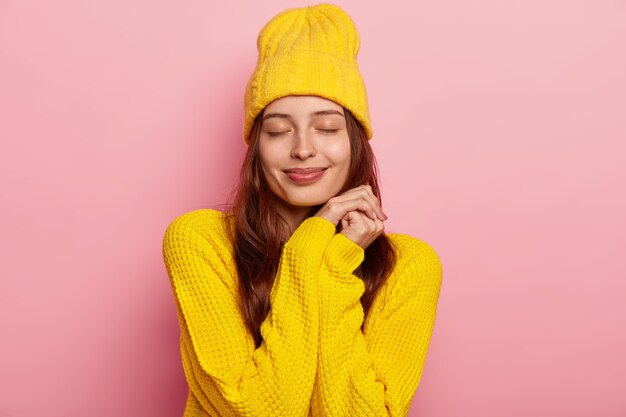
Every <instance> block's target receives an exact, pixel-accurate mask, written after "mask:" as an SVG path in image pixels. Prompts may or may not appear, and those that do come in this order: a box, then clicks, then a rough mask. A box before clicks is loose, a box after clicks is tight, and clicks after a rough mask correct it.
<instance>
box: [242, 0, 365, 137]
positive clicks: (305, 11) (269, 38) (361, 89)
mask: <svg viewBox="0 0 626 417" xmlns="http://www.w3.org/2000/svg"><path fill="white" fill-rule="evenodd" d="M359 39H360V38H359V33H358V31H357V28H356V26H355V24H354V22H353V21H352V19H351V18H350V16H349V15H348V14H347V13H346V12H345V11H344V10H343V9H341V8H340V7H339V6H336V5H333V4H318V5H315V6H308V7H300V8H291V9H286V10H284V11H282V12H280V13H278V14H277V15H276V16H274V17H273V18H272V19H271V20H270V21H269V22H267V23H266V24H265V26H264V27H263V28H262V29H261V31H260V32H259V34H258V36H257V42H256V43H257V50H258V58H257V64H256V67H255V69H254V72H253V73H252V75H251V77H250V79H249V80H248V83H247V85H246V91H245V95H244V126H243V139H244V142H245V143H246V144H249V140H248V139H249V135H250V131H251V129H252V125H253V123H254V119H255V118H256V116H257V115H258V114H259V113H260V112H261V111H262V110H263V108H265V106H267V105H268V104H269V103H271V102H272V101H274V100H276V99H278V98H280V97H284V96H288V95H316V96H320V97H324V98H327V99H329V100H332V101H334V102H336V103H338V104H340V105H342V106H343V107H345V108H347V109H348V110H350V112H351V113H352V114H353V115H354V117H355V118H356V119H357V120H358V121H359V122H360V123H361V124H362V125H363V127H364V128H365V132H366V135H367V138H368V139H371V138H372V136H373V132H372V127H371V121H370V115H369V108H368V103H367V92H366V88H365V83H364V81H363V78H362V76H361V73H360V71H359V66H358V63H357V55H358V52H359V44H360V40H359Z"/></svg>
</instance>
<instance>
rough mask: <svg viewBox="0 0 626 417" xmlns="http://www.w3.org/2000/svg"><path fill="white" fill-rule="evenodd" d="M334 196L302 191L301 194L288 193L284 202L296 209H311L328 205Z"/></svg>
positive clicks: (283, 198)
mask: <svg viewBox="0 0 626 417" xmlns="http://www.w3.org/2000/svg"><path fill="white" fill-rule="evenodd" d="M331 197H332V195H330V194H327V193H313V192H306V191H302V192H300V193H288V194H287V195H285V196H284V197H282V200H283V201H285V202H286V203H287V204H290V205H292V206H296V207H310V206H317V205H319V204H324V203H326V202H327V201H328V200H329V199H330V198H331Z"/></svg>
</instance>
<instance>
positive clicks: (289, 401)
mask: <svg viewBox="0 0 626 417" xmlns="http://www.w3.org/2000/svg"><path fill="white" fill-rule="evenodd" d="M334 233H335V226H334V225H333V224H332V223H331V222H329V221H327V220H325V219H323V218H321V217H311V218H308V219H306V220H305V221H303V222H302V223H301V224H300V226H299V227H298V228H297V229H296V230H295V231H294V233H293V234H292V236H291V238H290V239H289V240H288V241H287V242H286V243H285V245H284V246H283V252H282V255H281V259H280V264H279V267H278V271H277V275H276V277H275V280H274V283H273V286H272V289H271V292H270V301H271V309H270V312H269V314H268V316H267V318H266V320H265V321H264V322H263V323H262V325H261V328H260V331H261V335H262V336H263V342H262V344H261V346H260V347H259V348H258V349H254V342H253V340H252V336H251V335H250V334H249V332H248V331H247V329H246V327H245V325H244V321H243V316H242V315H241V312H240V309H239V307H238V303H237V294H236V293H235V292H234V291H233V289H231V288H229V286H228V285H226V284H225V283H226V282H232V281H233V280H234V279H235V278H233V275H232V274H234V273H235V271H234V270H233V268H234V265H229V262H227V261H225V260H224V258H225V255H224V247H223V246H221V245H218V244H217V243H216V242H217V240H212V239H210V237H209V238H207V237H206V236H202V235H201V234H199V233H198V232H197V231H196V230H195V229H194V228H193V227H190V226H189V225H188V224H186V222H184V221H183V220H182V219H181V220H180V221H176V220H175V221H174V222H172V223H171V225H170V226H168V228H167V230H166V233H165V237H164V241H163V256H164V260H165V264H166V267H167V271H168V275H169V277H170V282H171V285H172V289H173V291H174V295H175V301H176V308H177V313H178V318H179V323H180V329H181V356H182V359H183V368H184V372H185V376H186V379H187V382H188V384H189V389H190V391H191V392H192V393H193V396H194V397H195V399H196V400H197V402H198V403H199V404H201V405H202V408H203V409H204V411H205V413H210V414H211V415H220V416H277V415H293V416H306V415H307V413H308V410H309V406H310V397H311V393H312V390H313V384H314V380H315V373H316V366H317V346H318V337H319V311H318V309H319V305H318V303H317V302H315V301H316V300H317V299H318V284H317V274H318V271H319V267H320V264H321V260H322V256H323V253H324V248H325V246H326V245H327V244H328V242H329V241H330V239H331V238H332V236H333V235H334Z"/></svg>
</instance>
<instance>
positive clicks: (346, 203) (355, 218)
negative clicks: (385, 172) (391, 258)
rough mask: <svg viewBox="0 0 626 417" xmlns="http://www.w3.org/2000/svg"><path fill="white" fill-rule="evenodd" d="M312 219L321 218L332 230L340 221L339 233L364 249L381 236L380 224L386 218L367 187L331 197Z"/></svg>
mask: <svg viewBox="0 0 626 417" xmlns="http://www.w3.org/2000/svg"><path fill="white" fill-rule="evenodd" d="M315 216H319V217H323V218H325V219H326V220H328V221H330V222H331V223H333V224H334V225H335V226H337V224H338V223H339V222H340V221H341V233H342V234H344V235H345V236H347V237H348V238H349V239H350V240H352V241H353V242H355V243H356V244H358V245H359V246H361V247H362V248H363V249H366V248H367V247H368V246H369V245H370V244H371V243H372V242H373V241H374V240H376V238H377V237H378V236H379V235H380V234H381V233H383V231H384V225H383V221H384V220H387V218H388V217H387V215H385V213H383V211H382V209H381V208H380V203H379V201H378V199H377V198H376V196H375V195H374V193H373V191H372V187H370V186H369V185H361V186H358V187H355V188H352V189H350V190H348V191H346V192H344V193H342V194H339V195H337V196H335V197H332V198H331V199H329V200H328V201H327V202H326V204H324V206H322V208H320V209H319V210H318V211H317V213H315Z"/></svg>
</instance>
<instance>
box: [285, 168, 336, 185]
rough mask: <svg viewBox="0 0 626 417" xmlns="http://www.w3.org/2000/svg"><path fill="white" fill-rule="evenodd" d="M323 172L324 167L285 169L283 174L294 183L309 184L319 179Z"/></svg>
mask: <svg viewBox="0 0 626 417" xmlns="http://www.w3.org/2000/svg"><path fill="white" fill-rule="evenodd" d="M302 171H305V172H302ZM324 172H326V169H315V170H297V171H296V170H290V171H285V174H286V175H287V177H288V178H289V179H290V180H291V181H292V182H294V183H296V184H310V183H313V182H315V181H317V180H318V179H320V178H321V177H322V176H323V175H324Z"/></svg>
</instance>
